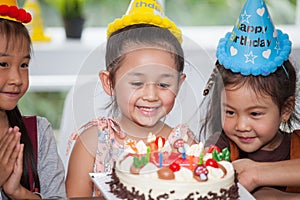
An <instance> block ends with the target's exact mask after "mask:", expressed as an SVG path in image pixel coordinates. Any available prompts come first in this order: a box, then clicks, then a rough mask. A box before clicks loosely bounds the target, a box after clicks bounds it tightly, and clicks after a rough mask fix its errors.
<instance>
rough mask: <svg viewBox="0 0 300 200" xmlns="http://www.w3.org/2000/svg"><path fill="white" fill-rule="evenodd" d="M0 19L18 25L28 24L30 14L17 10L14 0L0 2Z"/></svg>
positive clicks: (21, 9)
mask: <svg viewBox="0 0 300 200" xmlns="http://www.w3.org/2000/svg"><path fill="white" fill-rule="evenodd" d="M0 18H3V19H8V20H12V21H16V22H20V23H29V22H30V21H31V19H32V17H31V14H30V13H28V12H26V10H24V9H23V8H18V4H17V1H16V0H0Z"/></svg>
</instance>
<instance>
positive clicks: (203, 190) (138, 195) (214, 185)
mask: <svg viewBox="0 0 300 200" xmlns="http://www.w3.org/2000/svg"><path fill="white" fill-rule="evenodd" d="M166 143H167V142H166ZM137 147H139V148H136V149H135V151H131V152H130V151H129V152H128V151H125V152H124V154H123V155H122V156H121V157H120V158H119V160H118V161H117V162H116V164H115V167H114V168H113V171H112V173H111V174H110V176H111V181H109V182H107V184H109V186H110V192H112V193H113V194H114V195H115V196H116V197H118V198H120V199H238V197H239V194H238V186H237V180H236V177H235V171H234V168H233V166H232V164H231V163H230V162H229V161H228V160H229V157H230V155H229V154H230V153H229V151H228V149H223V150H222V151H221V150H220V149H219V148H218V147H216V146H212V147H211V148H210V149H209V150H208V151H207V152H206V153H204V151H203V145H202V144H201V143H200V144H193V145H191V146H190V147H189V146H188V145H186V144H185V147H184V148H185V150H184V151H183V153H178V152H174V151H172V150H171V149H172V148H170V145H168V144H166V145H165V146H164V148H162V149H159V150H158V151H154V152H152V151H151V150H152V149H151V150H150V149H149V147H147V146H146V145H144V144H143V142H141V143H138V144H137ZM137 149H139V150H137ZM141 149H143V150H141Z"/></svg>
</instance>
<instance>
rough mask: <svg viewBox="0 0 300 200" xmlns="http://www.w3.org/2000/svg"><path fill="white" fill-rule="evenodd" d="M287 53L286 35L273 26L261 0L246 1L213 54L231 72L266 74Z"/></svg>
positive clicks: (286, 57) (278, 63) (285, 57)
mask: <svg viewBox="0 0 300 200" xmlns="http://www.w3.org/2000/svg"><path fill="white" fill-rule="evenodd" d="M290 52H291V42H290V40H289V37H288V35H287V34H284V33H282V31H281V30H278V29H277V30H276V29H275V27H274V25H273V22H272V20H271V16H270V15H269V12H268V9H267V6H266V4H265V2H264V0H247V1H246V3H245V5H244V7H243V9H242V12H241V14H240V16H239V18H238V20H237V22H236V24H235V26H234V28H233V30H232V32H231V33H227V34H226V36H225V38H222V39H221V40H220V41H219V45H218V48H217V53H216V56H217V58H218V60H219V63H220V64H222V65H223V66H224V67H225V68H227V69H230V70H231V71H233V72H236V73H241V74H242V75H254V76H257V75H262V76H267V75H269V74H270V73H273V72H275V71H276V69H277V67H280V66H281V65H282V64H283V62H284V61H286V60H287V59H288V57H289V54H290Z"/></svg>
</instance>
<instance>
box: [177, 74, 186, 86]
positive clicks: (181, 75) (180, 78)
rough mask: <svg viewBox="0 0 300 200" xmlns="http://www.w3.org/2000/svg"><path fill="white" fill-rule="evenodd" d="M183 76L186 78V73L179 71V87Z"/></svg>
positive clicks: (183, 78)
mask: <svg viewBox="0 0 300 200" xmlns="http://www.w3.org/2000/svg"><path fill="white" fill-rule="evenodd" d="M185 78H186V74H185V73H181V74H180V77H179V88H180V87H181V85H182V83H183V82H184V80H185Z"/></svg>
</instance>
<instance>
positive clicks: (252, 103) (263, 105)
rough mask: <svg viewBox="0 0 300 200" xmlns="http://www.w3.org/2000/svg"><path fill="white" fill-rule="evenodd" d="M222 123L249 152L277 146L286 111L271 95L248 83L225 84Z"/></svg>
mask: <svg viewBox="0 0 300 200" xmlns="http://www.w3.org/2000/svg"><path fill="white" fill-rule="evenodd" d="M221 115H222V126H223V129H224V131H225V133H226V135H227V136H228V137H229V138H230V139H231V140H232V141H234V142H235V143H236V144H237V145H238V146H239V148H240V149H242V150H243V151H245V152H254V151H256V150H258V149H265V150H271V149H274V148H276V147H277V146H278V145H279V144H280V142H281V139H280V137H275V136H276V135H277V133H278V129H279V126H280V123H281V121H282V114H281V113H280V110H279V108H278V106H277V105H276V104H275V103H274V102H273V101H272V98H271V97H270V96H267V95H260V94H257V93H255V92H254V91H253V90H252V89H251V88H250V87H248V86H241V87H239V88H237V87H236V88H233V87H230V86H227V87H225V90H223V91H222V94H221Z"/></svg>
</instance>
